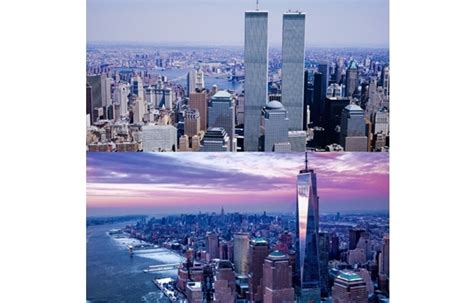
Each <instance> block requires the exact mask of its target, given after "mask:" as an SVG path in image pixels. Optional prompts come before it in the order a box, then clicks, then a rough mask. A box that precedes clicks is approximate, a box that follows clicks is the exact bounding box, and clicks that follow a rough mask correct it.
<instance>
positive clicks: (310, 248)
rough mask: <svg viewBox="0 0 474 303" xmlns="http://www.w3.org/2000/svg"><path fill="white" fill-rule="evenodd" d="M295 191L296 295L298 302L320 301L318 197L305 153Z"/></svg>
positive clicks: (313, 176)
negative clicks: (303, 164)
mask: <svg viewBox="0 0 474 303" xmlns="http://www.w3.org/2000/svg"><path fill="white" fill-rule="evenodd" d="M296 189H297V192H296V193H297V197H296V198H297V208H296V213H297V224H296V236H297V238H296V277H295V286H296V287H295V288H296V293H297V297H298V302H320V296H321V284H320V280H321V277H320V261H319V241H318V239H319V234H318V232H319V197H318V193H317V186H316V174H315V173H314V171H313V170H312V169H309V168H308V154H307V153H305V168H304V169H302V170H300V173H299V174H298V177H297V188H296Z"/></svg>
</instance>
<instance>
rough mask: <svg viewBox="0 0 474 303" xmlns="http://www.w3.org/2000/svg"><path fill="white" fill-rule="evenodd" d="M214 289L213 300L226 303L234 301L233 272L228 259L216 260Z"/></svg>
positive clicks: (217, 302)
mask: <svg viewBox="0 0 474 303" xmlns="http://www.w3.org/2000/svg"><path fill="white" fill-rule="evenodd" d="M214 290H215V292H214V300H213V302H216V303H227V302H234V301H235V273H234V268H233V266H232V263H231V262H230V261H228V260H220V261H219V262H217V264H216V269H215V277H214Z"/></svg>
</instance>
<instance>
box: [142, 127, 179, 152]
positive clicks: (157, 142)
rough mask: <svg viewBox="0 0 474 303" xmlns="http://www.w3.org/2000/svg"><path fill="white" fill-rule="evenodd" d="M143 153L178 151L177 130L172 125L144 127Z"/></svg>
mask: <svg viewBox="0 0 474 303" xmlns="http://www.w3.org/2000/svg"><path fill="white" fill-rule="evenodd" d="M142 133H143V151H145V152H150V151H176V148H177V146H178V138H177V133H178V132H177V130H176V127H174V126H172V125H144V126H143V127H142Z"/></svg>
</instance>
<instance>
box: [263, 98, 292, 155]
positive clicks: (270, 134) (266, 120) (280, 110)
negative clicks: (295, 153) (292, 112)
mask: <svg viewBox="0 0 474 303" xmlns="http://www.w3.org/2000/svg"><path fill="white" fill-rule="evenodd" d="M261 129H262V136H261V140H262V143H263V144H262V147H263V148H262V150H263V151H265V152H271V151H278V150H277V149H276V148H275V145H276V144H278V143H288V142H289V141H288V112H287V110H286V109H285V107H284V106H283V104H281V103H280V102H278V101H270V102H268V103H267V105H266V106H265V108H264V109H263V110H262V128H261Z"/></svg>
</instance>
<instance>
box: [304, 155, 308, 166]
mask: <svg viewBox="0 0 474 303" xmlns="http://www.w3.org/2000/svg"><path fill="white" fill-rule="evenodd" d="M304 170H305V171H308V152H307V151H305V152H304Z"/></svg>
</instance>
